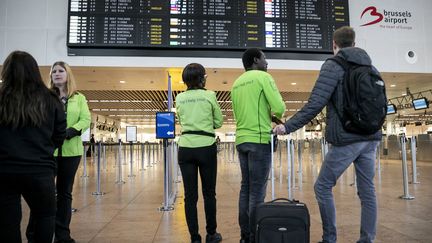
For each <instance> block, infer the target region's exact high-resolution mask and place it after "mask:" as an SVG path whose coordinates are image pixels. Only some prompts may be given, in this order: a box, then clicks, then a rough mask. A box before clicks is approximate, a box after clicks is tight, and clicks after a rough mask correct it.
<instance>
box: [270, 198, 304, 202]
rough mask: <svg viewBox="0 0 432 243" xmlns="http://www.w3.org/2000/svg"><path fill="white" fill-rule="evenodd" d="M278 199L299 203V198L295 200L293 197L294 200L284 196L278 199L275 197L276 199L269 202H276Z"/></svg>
mask: <svg viewBox="0 0 432 243" xmlns="http://www.w3.org/2000/svg"><path fill="white" fill-rule="evenodd" d="M276 201H286V202H290V203H299V201H298V200H295V199H293V200H289V199H288V198H283V197H280V198H276V199H274V200H271V201H270V202H269V203H274V202H276Z"/></svg>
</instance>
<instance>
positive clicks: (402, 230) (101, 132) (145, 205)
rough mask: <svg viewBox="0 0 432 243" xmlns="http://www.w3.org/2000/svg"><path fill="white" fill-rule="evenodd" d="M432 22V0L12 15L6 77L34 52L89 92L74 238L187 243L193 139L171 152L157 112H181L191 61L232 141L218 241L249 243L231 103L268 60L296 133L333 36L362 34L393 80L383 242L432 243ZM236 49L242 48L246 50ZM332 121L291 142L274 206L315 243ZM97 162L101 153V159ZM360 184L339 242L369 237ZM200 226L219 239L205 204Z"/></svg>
mask: <svg viewBox="0 0 432 243" xmlns="http://www.w3.org/2000/svg"><path fill="white" fill-rule="evenodd" d="M138 2H139V3H140V4H141V5H139V6H138V7H137V5H134V4H137V3H138ZM144 3H145V4H144ZM191 3H192V4H191ZM193 3H196V4H195V5H194V4H193ZM204 3H205V4H207V3H209V5H205V4H204ZM210 3H211V4H210ZM143 4H144V5H143ZM152 4H155V5H152ZM182 4H183V5H182ZM188 4H189V5H188ZM277 4H280V5H281V7H279V6H277ZM324 5H325V6H327V7H323V6H324ZM188 6H192V7H193V6H195V7H197V6H198V7H199V10H200V11H201V10H202V11H206V12H205V13H200V14H197V15H196V16H195V15H194V14H195V13H196V11H195V12H194V10H190V11H189V10H185V9H187V8H188ZM198 7H197V8H198ZM241 8H244V9H241ZM137 9H139V10H137ZM221 9H223V11H222V10H221ZM238 9H240V10H239V11H237V12H235V11H234V10H238ZM431 9H432V1H430V0H411V1H399V0H380V1H355V0H346V1H341V0H326V1H324V0H322V1H313V0H304V1H303V0H302V1H288V0H287V1H276V0H274V1H272V0H265V1H259V0H248V1H227V0H224V1H222V0H220V1H219V0H217V1H216V0H214V1H213V0H202V1H194V0H187V1H186V0H185V1H180V0H179V1H177V0H176V1H150V0H149V1H144V0H139V1H138V0H136V1H134V0H131V1H129V0H124V1H120V0H118V1H117V0H87V1H85V0H69V1H66V0H63V1H58V0H20V1H17V0H0V65H1V63H3V62H4V60H5V58H6V57H7V56H8V54H9V53H10V52H12V51H14V50H24V51H27V52H29V53H30V54H31V55H32V56H34V57H35V59H36V60H37V62H38V64H39V66H40V70H41V74H42V76H43V78H44V80H49V75H50V69H51V65H52V64H53V63H54V62H55V61H59V60H62V61H65V62H67V63H68V64H69V65H70V66H71V69H72V71H73V74H74V76H75V79H76V82H77V90H78V91H79V92H80V93H82V94H83V95H84V96H85V97H86V99H87V101H88V107H89V109H90V112H91V124H90V129H89V130H88V131H85V132H83V135H82V138H83V141H84V142H86V146H85V148H84V151H83V153H84V155H83V157H82V159H81V162H80V166H79V169H78V172H77V174H76V177H75V183H74V188H73V202H72V206H73V208H74V210H73V214H72V221H71V227H70V229H71V236H72V238H74V239H75V241H76V242H77V243H85V242H90V243H109V242H112V243H134V242H137V243H138V242H143V243H151V242H154V243H187V242H190V236H189V232H188V228H187V224H186V218H185V212H184V189H183V183H182V182H183V178H182V177H181V173H180V171H179V168H178V164H177V149H178V148H177V145H176V143H175V141H176V139H178V136H179V135H180V134H181V129H180V125H179V124H178V123H177V125H176V135H177V138H176V139H169V140H168V146H166V147H164V146H162V140H160V139H157V138H156V136H155V128H156V125H155V122H156V121H155V118H156V112H159V111H167V110H170V107H168V105H169V104H172V103H171V101H172V102H174V104H175V100H176V96H177V95H178V94H180V93H181V92H182V91H184V90H185V89H186V86H185V84H184V82H183V81H182V77H181V73H182V70H183V68H184V67H185V66H186V65H187V64H189V63H192V62H196V63H200V64H202V65H203V66H204V67H205V68H206V74H207V81H206V88H207V89H209V90H213V91H215V92H216V97H217V101H218V104H219V106H220V107H221V110H222V115H223V126H222V128H220V129H217V130H216V135H217V136H219V137H220V140H221V142H220V144H219V145H218V162H217V163H218V164H217V186H216V188H217V193H216V198H217V223H218V227H217V231H218V232H220V233H221V234H222V237H223V241H222V242H224V243H237V242H239V240H240V227H239V224H238V199H239V191H240V181H241V172H240V166H239V161H238V156H237V152H236V149H235V144H234V141H235V132H236V126H235V124H236V123H235V119H234V116H233V108H232V101H231V96H230V90H231V88H232V86H233V83H234V81H235V80H236V79H237V78H238V77H239V76H240V75H241V74H242V73H243V72H244V69H243V66H242V60H241V55H242V52H243V51H244V50H245V49H246V48H247V47H255V46H259V47H261V48H262V49H263V50H264V53H265V54H266V55H268V58H267V61H268V73H270V74H271V75H272V77H273V78H274V80H275V83H276V86H277V87H278V89H279V91H280V93H281V96H282V99H283V101H284V102H285V105H286V110H285V113H284V115H283V118H282V120H283V121H285V120H287V119H289V118H290V117H291V116H292V115H294V114H295V113H296V112H297V111H299V110H300V109H301V108H302V107H303V106H304V105H305V104H306V103H307V102H308V99H309V96H310V94H311V91H312V89H313V87H314V84H315V82H316V80H317V77H318V75H319V70H320V68H321V65H322V64H323V63H324V61H325V60H326V58H329V57H331V56H332V51H333V50H332V37H331V36H332V31H333V30H334V29H336V27H339V26H342V25H350V26H352V27H353V28H354V29H355V31H356V34H357V37H356V45H357V46H358V47H360V48H363V49H365V50H366V51H367V52H368V53H369V55H370V56H371V59H372V63H373V65H375V66H376V67H377V69H378V70H379V71H380V72H381V75H382V78H383V80H384V81H385V84H386V91H387V98H388V104H389V106H388V115H387V116H386V122H385V123H384V125H383V128H382V133H383V136H382V140H381V143H380V146H379V149H378V150H377V154H376V168H375V173H376V175H375V179H374V182H375V186H376V194H377V200H378V224H377V236H376V241H375V242H377V243H431V242H432V234H431V230H432V189H431V188H432V149H431V148H432V108H431V107H429V101H431V100H432V45H431V44H432V28H430V23H431V22H432V15H431V14H430V10H431ZM98 11H101V12H98ZM134 11H139V13H138V12H134ZM160 11H162V14H161V12H160ZM182 11H183V12H182ZM188 11H189V12H188ZM211 11H213V12H211ZM218 11H222V12H223V14H224V16H220V13H222V12H218ZM224 11H226V12H224ZM283 11H291V12H283ZM238 13H240V15H239V16H237V15H236V14H238ZM129 14H130V15H129ZM204 15H205V16H204ZM214 15H219V16H216V17H215V16H214ZM257 15H259V16H258V17H257ZM309 15H310V16H309ZM137 16H140V18H141V19H139V20H137V19H136V17H137ZM148 16H150V17H148ZM179 16H180V17H179ZM208 16H210V17H208ZM244 16H247V17H246V18H245V19H244V20H243V19H242V18H243V17H244ZM293 16H294V17H295V18H294V17H293ZM306 16H308V17H306ZM325 16H327V17H325ZM100 17H101V18H100ZM102 17H103V18H104V19H102ZM182 17H184V18H183V19H182ZM255 17H256V19H254V18H255ZM290 17H292V18H290ZM207 18H208V19H207ZM187 19H189V20H190V19H191V20H192V21H189V20H188V21H186V20H187ZM239 19H241V22H236V21H240V20H239ZM251 19H252V22H247V21H249V20H251ZM143 20H145V21H143ZM203 20H205V21H207V20H208V21H209V22H205V21H203ZM194 21H195V22H194ZM200 21H203V22H200ZM254 21H255V22H254ZM260 21H261V22H260ZM296 21H297V22H296ZM233 23H235V25H234V24H233ZM198 25H199V26H200V27H199V28H198V27H197V29H194V26H195V27H196V26H198ZM201 25H202V26H201ZM184 26H187V27H184ZM190 26H192V27H190ZM233 26H234V27H233ZM281 26H282V27H281ZM189 27H190V28H192V29H187V30H186V29H182V28H189ZM207 28H208V29H207ZM211 28H214V29H212V30H211ZM95 29H97V31H95ZM210 30H211V31H210ZM182 31H183V32H188V33H189V34H187V35H186V34H185V35H183V34H182ZM284 31H285V32H284ZM288 32H289V33H288ZM238 33H240V34H238ZM143 36H145V37H143ZM197 36H200V38H201V37H202V38H201V39H199V38H198V37H197ZM228 36H229V37H232V36H235V38H237V37H238V36H241V38H243V39H241V38H240V39H239V40H237V39H235V40H236V41H237V42H235V41H232V38H228ZM92 38H93V39H92ZM139 38H143V40H141V39H139ZM182 38H183V39H182ZM187 38H190V39H187ZM233 38H234V37H233ZM284 38H285V39H284ZM185 39H187V40H185ZM197 40H199V41H197ZM98 41H100V43H98ZM140 41H142V42H140ZM194 41H195V42H194ZM206 41H208V42H206ZM224 41H227V43H225V42H224ZM228 41H230V42H229V43H228ZM234 42H235V43H234ZM191 43H192V44H191ZM197 43H206V45H205V46H204V44H201V46H200V44H197ZM218 43H219V44H220V43H223V44H221V45H220V46H217V45H218ZM239 43H240V44H239ZM281 43H282V44H281ZM225 44H226V45H225ZM181 45H183V46H181ZM194 45H195V46H194ZM213 47H214V48H213ZM201 51H203V53H205V54H204V55H200V54H202V53H201ZM2 68H3V67H2V66H0V70H1V69H2ZM0 85H1V80H0ZM422 102H423V103H422ZM419 105H420V106H419ZM172 111H174V110H172ZM325 122H326V112H325V109H324V110H323V111H322V112H320V113H319V114H318V115H317V117H315V118H314V119H313V120H312V121H311V122H310V123H308V124H307V125H306V126H305V127H303V128H302V129H300V130H299V131H297V132H295V133H292V134H289V135H283V136H278V146H277V148H276V149H275V152H274V153H273V160H272V161H273V162H272V165H273V166H272V173H271V174H270V176H269V180H268V184H267V194H266V198H265V201H270V200H272V199H273V198H291V199H296V200H299V201H300V202H303V203H305V204H306V205H307V207H308V209H309V212H310V221H311V225H310V242H318V241H320V240H322V239H321V236H322V224H321V218H320V213H319V209H318V205H317V202H316V199H315V194H314V189H313V185H314V182H315V181H316V179H317V176H318V174H319V172H320V168H321V165H322V161H323V157H324V156H325V154H326V151H328V149H329V146H331V145H329V144H327V143H326V142H325V138H324V131H325V126H326V124H325ZM273 125H275V124H273ZM90 134H94V138H95V141H96V144H93V145H91V146H89V144H88V143H87V142H88V141H89V139H90ZM2 139H4V138H2ZM119 141H121V143H119ZM89 147H90V148H93V149H92V151H93V152H92V153H91V156H89V157H87V156H86V152H87V150H88V149H89ZM164 151H165V153H164ZM164 154H165V156H164ZM354 174H355V173H354V169H353V167H352V166H351V167H349V168H348V169H347V170H346V171H345V173H344V174H343V175H342V176H341V177H340V179H339V180H338V183H337V185H336V187H335V188H334V190H333V193H334V197H335V203H336V210H337V230H338V242H339V243H352V242H356V241H357V240H358V237H359V234H360V200H359V198H358V195H357V190H356V178H355V176H354ZM22 206H23V218H22V222H21V233H22V238H23V242H26V236H25V229H26V226H27V222H28V218H29V209H28V206H27V204H26V203H25V201H24V200H22ZM0 217H1V215H0ZM198 217H199V226H200V234H201V236H202V237H203V238H204V237H205V235H206V232H205V215H204V208H203V197H202V194H201V193H200V194H199V201H198ZM0 242H2V239H1V236H0ZM5 243H7V242H5ZM270 243H271V242H270Z"/></svg>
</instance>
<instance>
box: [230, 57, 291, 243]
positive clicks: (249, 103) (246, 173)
mask: <svg viewBox="0 0 432 243" xmlns="http://www.w3.org/2000/svg"><path fill="white" fill-rule="evenodd" d="M242 61H243V66H244V68H245V72H244V73H243V74H242V75H241V76H240V77H239V78H237V80H236V81H235V82H234V84H233V87H232V89H231V99H232V106H233V111H234V117H235V120H236V126H237V127H236V139H235V143H236V147H237V152H238V156H239V160H240V169H241V174H242V181H241V188H240V196H239V224H240V230H241V240H240V242H242V243H247V242H255V239H254V237H255V232H254V224H255V209H256V206H257V205H258V204H259V203H262V202H264V198H265V195H266V187H267V179H268V175H269V171H270V165H271V145H270V139H271V130H272V127H271V117H272V115H274V116H276V117H277V118H281V117H282V116H283V114H284V112H285V108H286V107H285V103H284V102H283V100H282V96H281V95H280V93H279V90H278V89H277V87H276V84H275V82H274V80H273V77H272V76H271V75H270V74H269V73H267V65H268V64H267V61H266V57H265V55H264V53H263V52H262V51H261V50H260V49H258V48H250V49H247V50H246V51H245V52H244V53H243V57H242Z"/></svg>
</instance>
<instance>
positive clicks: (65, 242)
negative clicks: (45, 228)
mask: <svg viewBox="0 0 432 243" xmlns="http://www.w3.org/2000/svg"><path fill="white" fill-rule="evenodd" d="M54 243H75V240H74V239H72V238H70V239H69V240H54Z"/></svg>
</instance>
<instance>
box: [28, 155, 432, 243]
mask: <svg viewBox="0 0 432 243" xmlns="http://www.w3.org/2000/svg"><path fill="white" fill-rule="evenodd" d="M229 157H230V156H229ZM146 159H147V157H146ZM219 160H220V161H219V164H218V182H217V200H218V214H217V217H218V225H219V226H218V231H219V232H220V233H221V234H222V236H223V238H224V240H223V242H226V243H231V242H238V241H239V226H238V223H237V200H238V192H239V188H240V179H241V178H240V171H239V170H240V169H239V166H238V163H237V162H232V161H230V159H229V158H228V157H227V156H226V154H225V153H224V152H221V153H220V156H219ZM127 161H129V160H127ZM285 164H286V158H285V157H284V156H282V169H283V177H282V178H283V180H282V183H280V180H279V173H280V172H279V158H278V156H277V155H276V158H275V175H276V180H275V191H276V196H277V197H287V186H286V165H285ZM320 164H321V158H320V155H319V154H317V155H315V156H311V154H310V151H309V150H305V151H304V153H303V182H302V188H301V189H300V188H299V187H298V182H297V185H296V186H297V187H296V188H295V189H294V195H295V198H296V199H299V200H300V201H303V202H305V203H307V205H308V207H309V210H310V214H311V242H317V241H318V240H320V237H321V233H322V231H321V220H320V216H319V211H318V207H317V204H316V201H315V198H314V193H313V182H314V180H315V178H316V176H317V174H318V171H319V168H320ZM113 165H114V158H113V155H112V154H111V153H108V165H107V170H103V171H102V174H101V181H102V184H101V191H102V192H104V193H105V194H104V195H103V196H93V195H92V192H95V191H96V183H95V180H96V176H95V171H96V170H95V168H96V166H95V164H93V163H92V162H91V161H89V162H88V167H87V169H88V174H89V177H88V178H83V177H81V176H82V174H83V168H82V167H81V168H80V169H79V171H78V173H77V177H76V180H75V187H74V193H73V194H74V201H73V206H74V207H75V208H77V209H78V211H77V212H76V213H74V214H73V218H72V223H71V231H72V237H73V238H75V240H76V241H77V242H79V243H81V242H93V243H96V242H101V243H102V242H119V243H120V242H121V243H126V242H164V243H165V242H166V243H168V242H173V243H174V242H175V243H182V242H189V234H188V231H187V226H186V221H185V215H184V208H183V190H182V186H183V185H182V183H181V182H180V183H178V184H177V185H178V188H179V192H178V198H177V200H176V203H175V205H174V206H175V209H174V210H172V211H167V212H161V211H159V210H158V208H159V207H160V206H161V203H162V202H163V184H164V183H163V164H162V163H160V162H159V163H157V164H154V165H153V166H152V167H145V168H146V170H144V171H140V170H139V168H140V167H138V166H134V168H133V173H134V174H136V177H131V178H130V177H128V175H129V168H130V167H129V164H127V165H123V168H122V169H123V180H124V181H125V182H126V183H125V184H116V183H115V181H116V168H114V166H113ZM146 166H147V162H146ZM381 168H382V170H381V173H378V172H377V176H376V191H377V195H378V204H379V209H378V213H379V219H378V229H377V230H378V233H377V240H376V242H386V243H387V242H391V243H397V242H410V243H411V242H412V243H414V242H421V243H430V242H432V233H431V231H432V189H431V188H432V163H430V162H418V173H419V176H418V181H420V184H416V185H412V184H410V185H409V190H410V193H411V194H412V195H413V196H415V199H414V200H410V201H408V200H402V199H399V196H401V195H402V194H403V186H402V185H403V183H402V169H401V161H388V160H382V161H381ZM353 181H354V179H353V171H352V169H351V167H350V168H349V169H348V170H347V171H346V172H345V174H344V175H343V176H342V177H341V178H340V180H339V182H338V185H337V186H336V187H335V189H334V195H335V199H336V206H337V222H338V239H339V241H338V242H342V243H345V242H355V241H356V240H357V237H358V235H359V230H360V229H359V222H360V219H359V217H360V216H359V215H360V203H359V200H358V197H357V194H356V188H355V187H353V186H351V185H350V184H351V183H352V182H353ZM270 185H271V183H269V186H268V190H267V191H268V194H267V198H266V199H270V198H271V193H270V192H271V191H270ZM23 207H24V212H23V221H22V229H24V228H25V226H26V224H27V220H28V209H27V208H26V205H25V203H23ZM198 208H199V220H200V226H201V228H200V232H201V235H202V236H203V237H205V223H204V214H203V203H202V197H200V199H199V202H198ZM23 239H25V236H24V232H23Z"/></svg>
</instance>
